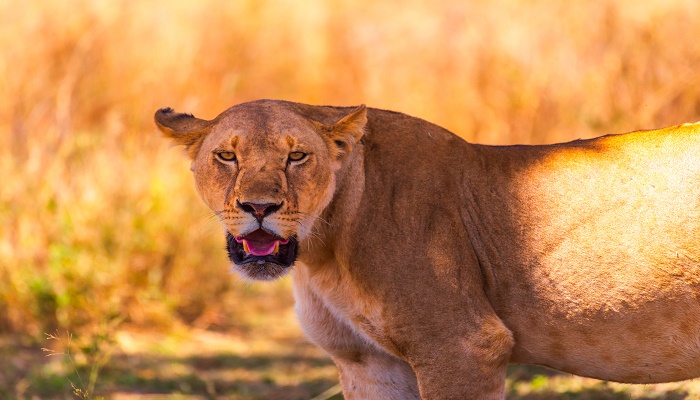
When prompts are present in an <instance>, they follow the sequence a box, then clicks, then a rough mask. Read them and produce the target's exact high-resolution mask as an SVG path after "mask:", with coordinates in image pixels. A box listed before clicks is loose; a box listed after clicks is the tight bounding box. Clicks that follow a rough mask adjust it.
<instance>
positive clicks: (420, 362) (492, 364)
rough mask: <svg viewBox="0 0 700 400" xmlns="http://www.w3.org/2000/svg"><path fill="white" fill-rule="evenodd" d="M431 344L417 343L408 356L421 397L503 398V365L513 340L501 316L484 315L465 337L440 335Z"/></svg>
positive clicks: (487, 399)
mask: <svg viewBox="0 0 700 400" xmlns="http://www.w3.org/2000/svg"><path fill="white" fill-rule="evenodd" d="M434 335H437V333H434ZM434 337H440V336H434ZM432 343H433V345H432V346H430V347H422V346H420V345H418V346H416V347H417V349H412V351H413V354H412V355H411V357H410V358H411V365H412V367H413V369H414V371H415V373H416V375H417V378H418V385H419V387H420V395H421V398H423V399H440V400H443V399H478V400H498V399H503V398H504V395H505V378H506V367H507V366H508V360H509V358H510V354H511V350H512V348H513V344H514V341H513V337H512V334H511V332H510V331H509V330H508V329H507V328H506V327H505V326H504V325H503V323H502V322H501V321H500V319H498V318H497V317H495V316H492V317H487V318H485V319H484V320H482V321H480V323H479V325H478V326H477V327H476V329H473V330H471V332H469V333H467V334H466V335H464V336H462V335H453V336H449V337H444V336H442V337H440V341H439V342H438V341H436V340H433V341H432ZM436 343H440V344H439V345H438V346H436V345H435V344H436Z"/></svg>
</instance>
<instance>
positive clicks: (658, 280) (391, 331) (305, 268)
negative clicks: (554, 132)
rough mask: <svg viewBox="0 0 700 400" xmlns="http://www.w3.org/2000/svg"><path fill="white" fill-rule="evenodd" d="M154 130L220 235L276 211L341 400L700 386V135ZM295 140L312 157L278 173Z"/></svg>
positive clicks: (345, 114)
mask: <svg viewBox="0 0 700 400" xmlns="http://www.w3.org/2000/svg"><path fill="white" fill-rule="evenodd" d="M156 121H157V123H158V124H159V126H160V127H161V130H162V131H163V132H164V133H165V134H166V135H167V136H169V137H171V138H172V139H174V140H175V141H176V142H180V143H182V144H184V145H185V146H189V150H190V154H192V155H193V157H194V160H193V170H194V174H195V182H196V186H197V188H198V190H199V193H200V195H201V196H202V198H203V199H204V201H205V202H206V203H207V204H208V205H209V207H210V208H212V210H216V211H217V213H218V214H219V215H220V216H221V218H222V220H223V221H224V222H225V224H226V226H227V229H228V230H229V231H230V232H231V233H232V234H241V233H245V232H247V231H249V230H251V229H253V228H254V227H255V226H256V222H255V221H253V220H251V218H250V217H249V216H246V215H243V214H241V212H240V211H238V210H236V209H235V208H234V207H233V204H234V201H235V200H236V199H240V200H241V201H244V200H245V199H257V200H260V201H263V200H264V201H266V202H268V201H269V202H280V201H284V202H285V207H283V208H282V209H281V210H280V212H279V214H278V215H274V216H273V215H270V216H269V217H267V218H269V222H265V223H266V224H267V225H265V226H266V227H267V228H268V229H270V230H272V231H274V232H277V233H279V234H280V235H281V236H282V237H287V236H289V235H298V236H299V237H300V238H301V239H300V243H299V248H300V252H299V258H298V261H297V262H296V264H295V266H294V271H293V280H294V288H295V297H296V301H297V304H296V312H297V315H298V316H299V319H300V322H301V325H302V327H303V329H304V331H305V332H306V334H307V335H308V337H309V338H310V339H311V340H312V341H313V342H314V343H316V344H317V345H319V346H320V347H322V348H323V349H324V350H326V351H327V352H328V353H329V354H330V355H331V356H332V357H333V359H334V361H335V362H336V364H337V365H338V367H339V371H340V378H341V382H342V384H343V388H344V394H345V396H346V398H349V399H371V398H375V399H411V398H414V399H415V398H418V397H419V396H420V397H423V398H431V399H448V398H459V399H500V398H503V397H504V382H505V371H506V366H507V364H508V363H509V362H516V363H534V364H540V365H544V366H548V367H551V368H555V369H559V370H562V371H567V372H571V373H575V374H579V375H584V376H589V377H595V378H599V379H605V380H615V381H621V382H630V383H652V382H667V381H675V380H683V379H689V378H693V377H696V376H700V340H699V339H698V338H699V337H700V303H699V302H698V299H700V241H699V239H700V125H698V124H689V125H682V126H676V127H671V128H667V129H662V130H656V131H643V132H634V133H629V134H625V135H610V136H605V137H601V138H597V139H592V140H580V141H574V142H570V143H563V144H557V145H549V146H506V147H493V146H481V145H472V144H469V143H466V142H464V141H463V140H461V139H459V138H458V137H456V136H454V135H452V134H451V133H449V132H448V131H446V130H444V129H442V128H440V127H438V126H435V125H432V124H430V123H428V122H425V121H423V120H420V119H417V118H412V117H409V116H406V115H403V114H399V113H393V112H388V111H382V110H376V109H365V108H364V107H360V108H356V109H355V108H338V107H315V106H307V105H302V104H296V103H287V102H276V101H258V102H252V103H246V104H242V105H238V106H234V107H232V108H231V109H229V110H227V111H225V112H224V113H222V114H221V115H219V117H217V118H216V119H214V120H212V121H205V120H199V119H196V118H194V117H183V116H182V114H172V112H162V111H161V112H159V113H158V114H157V115H156ZM222 146H223V147H226V146H230V147H231V148H232V149H235V151H236V152H237V153H238V154H239V156H240V157H239V158H240V163H239V164H238V165H237V166H236V167H231V166H223V167H222V166H221V165H220V164H217V162H215V161H214V160H212V156H211V154H212V152H213V151H214V150H215V149H217V148H221V147H222ZM285 146H286V147H285ZM295 146H302V147H303V146H306V152H309V153H312V154H313V156H311V157H310V158H309V159H308V160H307V161H306V163H304V164H302V165H299V166H298V168H299V169H292V168H290V169H288V170H285V167H284V156H285V154H288V153H289V152H290V151H294V149H295ZM300 151H302V150H300ZM307 164H308V165H307ZM304 165H306V166H305V167H303V166H304ZM302 168H308V170H303V169H302ZM224 214H225V215H224ZM222 215H224V216H222ZM244 274H246V275H247V276H248V277H251V278H252V277H254V275H255V274H252V273H251V272H250V270H249V271H247V272H244ZM268 276H269V275H268Z"/></svg>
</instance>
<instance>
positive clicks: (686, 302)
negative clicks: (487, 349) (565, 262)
mask: <svg viewBox="0 0 700 400" xmlns="http://www.w3.org/2000/svg"><path fill="white" fill-rule="evenodd" d="M682 286H683V285H682V284H680V285H677V286H676V288H674V289H672V290H664V289H661V290H659V293H657V294H656V296H651V294H652V292H653V290H651V289H650V290H647V291H639V292H634V291H632V290H624V289H630V288H629V287H628V288H623V289H620V290H614V291H610V292H608V293H607V295H605V296H601V295H600V292H598V291H595V290H591V291H590V292H591V296H581V295H579V296H577V297H575V298H572V297H570V292H568V291H565V290H564V289H563V288H562V287H553V288H551V289H550V290H549V291H548V292H547V296H546V297H545V298H540V299H535V301H531V304H530V305H532V306H534V307H535V308H532V309H529V310H528V311H529V313H525V312H524V307H522V306H523V305H522V304H521V310H523V313H522V314H519V315H517V316H511V317H510V318H508V317H506V318H505V323H506V325H507V326H508V327H509V328H510V329H511V330H512V331H513V333H514V337H515V341H516V346H515V348H514V352H513V356H512V362H520V363H533V364H540V365H544V366H548V367H551V368H554V369H558V370H562V371H566V372H570V373H573V374H577V375H583V376H589V377H593V378H598V379H605V380H612V381H621V382H629V383H652V382H668V381H677V380H683V379H689V378H694V377H697V376H699V375H700V303H699V302H698V300H697V296H698V293H697V291H693V290H683V289H682ZM555 292H558V294H559V296H556V298H559V299H560V300H559V301H557V302H552V301H550V300H548V299H551V298H553V297H552V294H553V293H555ZM538 300H539V301H538Z"/></svg>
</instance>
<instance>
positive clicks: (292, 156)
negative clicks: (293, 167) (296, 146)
mask: <svg viewBox="0 0 700 400" xmlns="http://www.w3.org/2000/svg"><path fill="white" fill-rule="evenodd" d="M305 158H306V153H302V152H301V151H295V152H292V153H289V161H301V160H303V159H305Z"/></svg>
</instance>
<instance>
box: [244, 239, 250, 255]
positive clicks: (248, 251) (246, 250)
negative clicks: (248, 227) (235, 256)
mask: <svg viewBox="0 0 700 400" xmlns="http://www.w3.org/2000/svg"><path fill="white" fill-rule="evenodd" d="M243 251H245V252H246V253H247V254H250V247H248V241H247V240H244V241H243Z"/></svg>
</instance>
